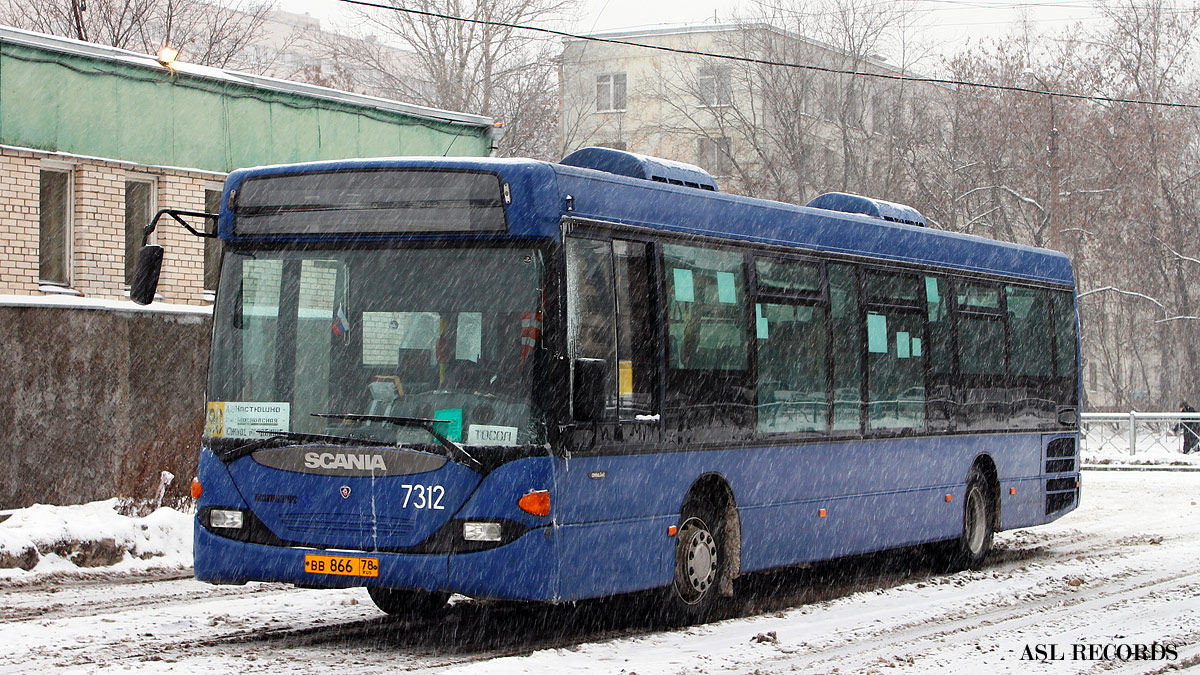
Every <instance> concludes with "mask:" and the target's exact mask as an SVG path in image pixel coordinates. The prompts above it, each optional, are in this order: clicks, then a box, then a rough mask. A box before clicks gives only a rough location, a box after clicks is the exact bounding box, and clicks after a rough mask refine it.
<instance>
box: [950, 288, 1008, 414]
mask: <svg viewBox="0 0 1200 675" xmlns="http://www.w3.org/2000/svg"><path fill="white" fill-rule="evenodd" d="M1000 308H1001V304H1000V288H999V287H998V286H996V285H993V284H990V283H984V282H975V281H965V280H962V279H956V280H955V312H954V328H955V330H956V331H957V336H958V374H959V381H958V384H959V388H958V400H959V403H960V404H961V407H960V408H959V419H958V420H957V423H958V428H959V429H962V430H983V429H1000V428H1005V427H1007V426H1008V415H1009V411H1010V408H1011V403H1012V402H1011V400H1010V397H1009V392H1008V389H1007V386H1006V382H1005V380H1006V379H1007V372H1008V366H1007V358H1006V357H1005V352H1006V346H1007V345H1006V342H1007V341H1006V339H1005V330H1006V328H1005V317H1004V315H1003V314H1002V313H1001V312H1000Z"/></svg>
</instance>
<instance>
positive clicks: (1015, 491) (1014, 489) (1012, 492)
mask: <svg viewBox="0 0 1200 675" xmlns="http://www.w3.org/2000/svg"><path fill="white" fill-rule="evenodd" d="M1008 494H1010V495H1015V494H1017V488H1008Z"/></svg>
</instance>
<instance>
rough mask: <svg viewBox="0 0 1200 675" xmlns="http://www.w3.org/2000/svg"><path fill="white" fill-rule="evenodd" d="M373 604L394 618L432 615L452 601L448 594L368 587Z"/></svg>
mask: <svg viewBox="0 0 1200 675" xmlns="http://www.w3.org/2000/svg"><path fill="white" fill-rule="evenodd" d="M367 594H368V595H370V596H371V602H374V603H375V606H376V607H378V608H379V609H381V610H383V611H384V612H387V613H388V614H391V615H392V616H412V615H417V614H431V613H433V612H436V611H438V610H440V609H442V608H443V607H445V606H446V601H447V600H449V599H450V595H449V594H448V593H431V592H429V591H408V590H399V589H395V588H378V587H375V586H368V587H367Z"/></svg>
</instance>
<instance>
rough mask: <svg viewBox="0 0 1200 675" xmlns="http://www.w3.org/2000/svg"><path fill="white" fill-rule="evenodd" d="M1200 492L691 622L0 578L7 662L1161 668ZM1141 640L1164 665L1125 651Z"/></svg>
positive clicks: (772, 591)
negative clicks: (947, 567) (398, 610)
mask: <svg viewBox="0 0 1200 675" xmlns="http://www.w3.org/2000/svg"><path fill="white" fill-rule="evenodd" d="M1198 500H1200V473H1169V472H1128V473H1126V472H1123V473H1116V472H1088V473H1086V474H1085V476H1084V497H1083V506H1082V507H1081V508H1080V509H1079V510H1077V511H1076V512H1075V513H1073V514H1071V515H1070V516H1068V517H1066V518H1064V519H1062V520H1060V521H1059V522H1057V523H1054V524H1052V525H1049V526H1045V527H1041V528H1036V529H1030V530H1021V531H1016V532H1009V533H1004V534H1001V535H999V536H998V537H997V550H996V552H995V553H994V555H993V556H992V558H991V559H990V560H989V562H988V564H987V566H986V567H985V569H984V570H982V571H979V572H966V573H959V574H951V575H939V574H935V573H934V572H932V571H931V570H930V568H929V567H928V566H927V565H926V563H925V561H924V559H923V558H922V556H921V555H920V554H919V553H917V552H905V553H899V554H891V555H887V556H873V557H867V558H857V559H854V560H850V561H843V562H840V563H837V564H830V565H822V566H818V567H815V568H812V569H806V570H790V571H785V572H778V573H773V574H767V575H753V576H751V577H748V578H746V579H743V580H741V583H740V585H739V587H738V592H739V598H744V600H742V602H741V606H740V608H739V609H738V611H736V612H735V613H734V615H733V616H732V617H731V618H729V619H726V620H724V621H719V622H716V623H713V624H709V625H706V626H698V627H693V628H689V629H685V630H662V629H661V628H658V627H655V626H653V625H651V624H649V623H648V622H646V621H645V620H643V619H641V618H640V617H642V616H644V615H645V614H646V612H645V603H646V602H648V600H646V599H645V598H639V599H617V600H608V601H604V602H595V603H585V604H583V605H580V606H577V607H543V606H522V605H505V604H486V603H473V602H462V603H458V604H456V605H454V606H453V607H452V608H450V609H449V610H448V611H447V612H446V613H445V614H443V615H441V616H437V617H429V618H427V619H419V620H401V619H393V618H390V617H386V616H384V615H382V614H381V613H380V612H378V610H376V609H375V608H374V606H373V605H372V604H371V603H370V600H369V599H368V598H367V596H366V593H365V592H363V591H362V590H361V589H353V590H344V591H342V590H339V591H312V590H299V589H295V588H291V587H286V586H280V585H271V584H251V585H248V586H245V587H213V586H208V585H205V584H199V583H197V582H195V581H192V580H190V579H180V578H170V576H171V575H163V574H160V575H158V576H141V577H113V578H109V579H90V580H87V581H75V582H59V583H55V584H49V583H36V584H29V585H9V586H0V673H9V672H12V673H18V672H19V673H26V672H31V671H43V672H45V671H62V672H68V671H77V672H95V671H101V670H122V671H133V672H200V671H214V672H230V671H241V672H244V673H256V672H271V673H293V672H294V673H301V672H304V673H315V672H356V673H357V672H365V673H374V672H395V671H406V672H408V671H418V672H420V671H436V672H455V673H459V672H462V673H496V672H526V671H528V672H537V673H559V672H596V673H619V672H621V671H623V670H624V671H625V672H636V673H638V674H639V675H648V674H649V673H677V672H689V673H690V672H699V673H751V672H758V673H782V672H799V673H830V672H837V673H843V674H844V673H877V672H911V673H930V672H946V673H952V672H953V673H958V672H964V671H973V672H981V671H983V670H984V669H986V670H987V672H992V673H995V672H1012V673H1075V672H1132V673H1150V672H1162V671H1166V670H1170V669H1172V668H1179V667H1184V666H1188V665H1192V666H1195V665H1198V664H1200V564H1198V560H1200V506H1197V501H1198ZM1155 643H1157V647H1154V646H1152V645H1154V644H1155ZM1164 644H1165V645H1169V649H1167V650H1164V649H1163V648H1162V647H1163V645H1164ZM1138 645H1144V646H1145V647H1143V648H1142V649H1141V655H1142V656H1148V655H1150V654H1152V653H1153V654H1154V655H1157V656H1159V657H1160V658H1159V659H1158V660H1120V659H1114V658H1112V657H1115V656H1131V655H1134V654H1137V653H1138ZM1164 656H1165V657H1167V658H1162V657H1164ZM1172 656H1173V658H1170V657H1172ZM1023 657H1032V658H1023ZM1106 657H1108V658H1106Z"/></svg>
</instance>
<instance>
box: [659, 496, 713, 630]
mask: <svg viewBox="0 0 1200 675" xmlns="http://www.w3.org/2000/svg"><path fill="white" fill-rule="evenodd" d="M681 521H682V525H680V527H679V531H678V533H677V534H676V537H677V540H676V544H675V578H674V581H673V583H672V584H671V589H670V594H669V605H670V618H671V619H672V620H673V621H675V622H682V623H698V622H703V621H706V620H708V618H709V617H710V616H711V615H712V613H713V611H714V610H715V609H716V608H717V605H718V602H719V596H720V592H719V590H718V585H719V582H720V579H721V575H722V574H724V569H725V567H724V558H725V519H724V518H722V517H720V516H719V515H717V514H716V513H714V512H713V510H712V509H687V510H685V511H684V514H683V518H682V519H681Z"/></svg>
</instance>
